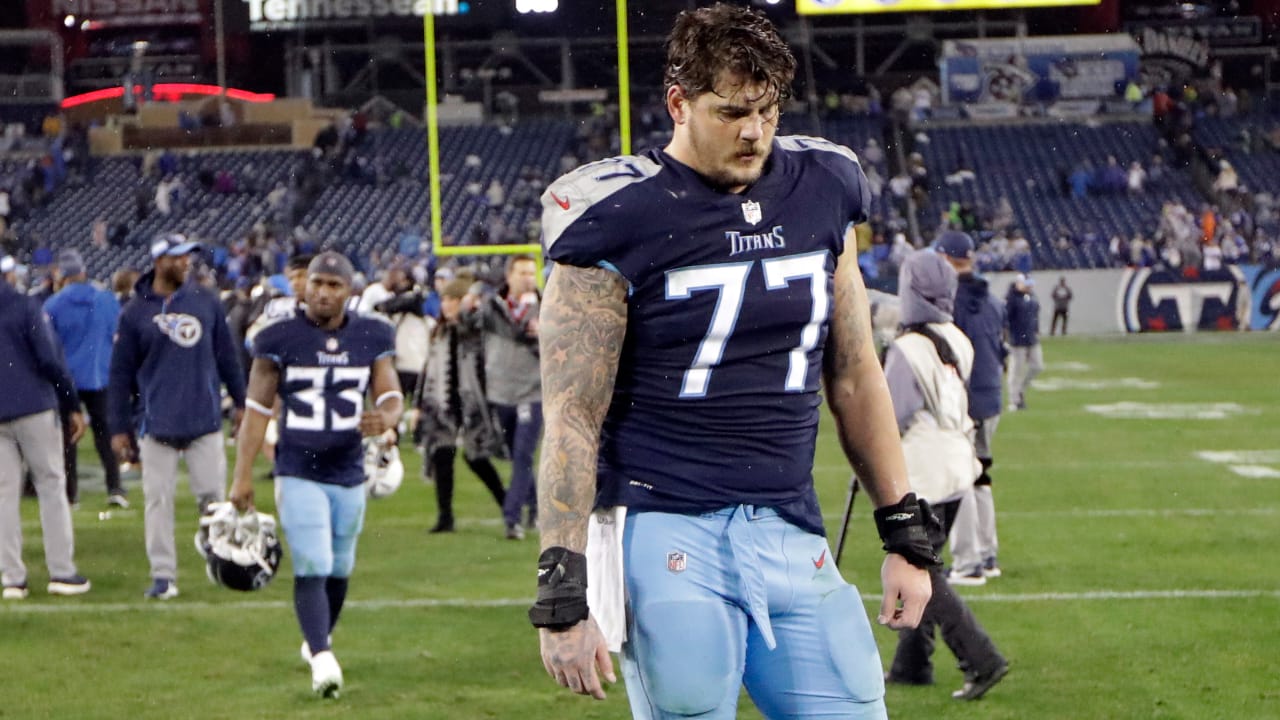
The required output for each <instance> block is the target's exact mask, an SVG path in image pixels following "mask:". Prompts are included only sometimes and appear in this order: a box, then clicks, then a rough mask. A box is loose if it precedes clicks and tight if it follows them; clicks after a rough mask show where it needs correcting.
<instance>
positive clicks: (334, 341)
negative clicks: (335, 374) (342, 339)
mask: <svg viewBox="0 0 1280 720" xmlns="http://www.w3.org/2000/svg"><path fill="white" fill-rule="evenodd" d="M324 349H325V350H328V351H329V352H337V351H338V338H334V337H331V338H329V339H328V340H325V342H324Z"/></svg>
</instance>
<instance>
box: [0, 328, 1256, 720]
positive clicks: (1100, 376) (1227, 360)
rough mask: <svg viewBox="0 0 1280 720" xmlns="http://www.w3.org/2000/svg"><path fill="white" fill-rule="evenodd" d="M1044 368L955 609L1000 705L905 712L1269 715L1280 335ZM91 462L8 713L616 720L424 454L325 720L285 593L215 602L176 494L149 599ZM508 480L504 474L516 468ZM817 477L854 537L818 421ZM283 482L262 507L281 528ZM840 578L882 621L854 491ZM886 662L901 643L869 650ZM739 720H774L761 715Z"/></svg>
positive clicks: (488, 504) (529, 567) (530, 549)
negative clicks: (985, 566) (560, 655)
mask: <svg viewBox="0 0 1280 720" xmlns="http://www.w3.org/2000/svg"><path fill="white" fill-rule="evenodd" d="M1045 357H1046V362H1047V364H1048V370H1047V371H1046V372H1045V373H1044V375H1043V376H1042V377H1041V381H1040V382H1039V387H1038V388H1037V389H1036V390H1034V391H1033V392H1032V393H1031V394H1030V395H1029V397H1028V402H1029V404H1030V408H1029V409H1028V410H1026V411H1023V412H1019V413H1015V414H1008V415H1006V416H1004V418H1003V419H1002V421H1001V425H1000V428H999V432H998V433H997V435H996V440H995V455H996V468H995V470H994V475H995V478H996V486H995V488H996V502H997V512H998V517H999V530H1000V539H1001V554H1000V559H1001V564H1002V565H1003V567H1004V577H1002V578H1000V579H997V580H992V581H991V582H989V583H988V584H987V585H986V586H985V587H980V588H963V589H962V590H961V594H962V595H963V597H965V598H966V599H967V600H969V601H971V603H972V606H973V608H974V611H975V612H976V614H977V615H978V617H979V619H980V620H981V621H982V623H983V624H984V625H985V626H986V627H987V629H988V630H989V631H990V633H991V635H992V636H993V638H994V639H995V641H996V643H997V644H998V646H999V647H1000V649H1001V650H1002V652H1004V654H1005V655H1006V656H1007V657H1008V658H1009V659H1010V662H1011V664H1012V672H1011V673H1010V675H1009V676H1008V677H1007V678H1006V679H1005V680H1004V682H1003V683H1001V684H1000V685H999V686H997V687H996V688H995V689H994V690H993V691H992V692H991V693H990V694H989V695H988V696H987V697H986V698H985V699H983V700H982V701H980V702H977V703H968V704H963V703H959V702H956V701H953V700H951V699H950V691H951V690H953V689H955V688H957V687H959V685H960V683H961V678H960V675H959V673H958V672H957V671H956V670H955V665H954V659H953V658H952V657H951V655H950V654H949V653H948V651H947V650H946V649H945V647H940V648H939V651H938V654H937V655H936V656H935V660H936V662H937V667H938V671H937V676H938V685H937V686H935V687H928V688H900V687H892V688H890V689H889V691H888V698H887V699H888V705H889V710H890V714H891V716H893V717H896V718H931V717H946V718H984V719H991V720H995V719H997V718H1070V719H1072V720H1077V719H1086V718H1100V719H1101V718H1105V719H1128V718H1187V719H1195V720H1200V719H1204V718H1232V719H1236V718H1280V681H1278V678H1280V562H1277V560H1276V551H1277V546H1278V545H1280V409H1278V408H1280V337H1277V336H1275V335H1274V334H1273V335H1270V336H1258V335H1221V336H1219V335H1214V336H1208V337H1203V336H1201V337H1191V338H1188V337H1181V336H1178V337H1151V338H1145V337H1144V338H1117V339H1110V340H1083V339H1074V338H1072V339H1067V340H1049V341H1046V343H1045ZM89 448H90V445H89V443H88V442H85V443H83V444H82V448H81V450H82V453H86V454H84V455H83V457H84V458H85V460H84V468H85V470H84V472H85V473H86V475H90V474H92V476H91V477H87V478H85V479H82V481H81V483H82V487H83V488H84V490H83V491H82V498H81V500H82V502H81V506H80V508H79V509H78V510H76V511H75V526H76V543H77V555H78V561H79V564H80V568H81V570H82V572H83V573H84V574H85V575H87V576H89V577H90V578H91V580H92V581H93V591H92V592H91V593H90V594H88V595H86V596H83V597H80V598H52V597H50V596H48V595H46V594H45V593H44V584H45V582H47V579H48V578H47V575H46V571H45V569H44V565H43V559H42V555H41V552H42V550H41V541H40V534H39V524H38V512H37V506H36V503H35V501H34V500H25V501H24V502H23V528H24V532H25V536H26V542H27V547H26V558H27V563H28V567H29V573H30V584H31V587H32V594H31V597H30V598H28V599H27V600H23V601H6V602H4V603H3V604H0V718H22V719H26V718H59V719H61V718H76V719H79V718H162V719H164V720H173V719H174V718H233V719H241V718H284V717H298V718H328V717H332V718H344V720H345V719H353V718H459V719H469V718H503V719H511V720H544V719H545V720H560V719H561V718H627V717H629V714H628V711H627V705H626V699H625V692H624V688H623V687H621V686H620V685H619V686H615V687H613V688H611V691H610V694H609V699H608V700H607V701H604V702H597V701H593V700H589V699H585V698H579V697H575V696H571V695H569V694H568V693H567V691H562V690H560V689H559V688H557V687H555V686H554V684H553V683H552V682H551V680H550V679H549V678H548V677H546V676H545V674H544V672H543V670H542V666H541V662H540V661H539V658H538V645H537V636H536V634H535V633H534V631H533V630H532V629H530V628H529V627H528V624H527V622H526V619H525V608H526V606H527V604H528V602H529V600H530V599H531V595H532V587H533V584H534V573H533V566H534V561H535V558H536V556H537V541H536V539H535V538H533V537H531V538H530V539H528V540H525V541H523V542H513V541H508V540H505V539H502V529H503V528H502V524H501V521H500V519H499V514H498V512H497V509H496V508H495V507H494V506H493V504H492V501H491V500H490V499H489V498H488V496H487V494H486V493H485V491H484V489H483V487H482V486H481V485H480V483H479V482H478V481H476V480H474V479H473V478H471V476H470V474H469V473H468V471H467V470H466V469H465V467H462V466H461V464H460V467H459V490H458V494H459V511H460V515H461V518H460V522H459V532H457V533H456V534H453V535H447V536H434V535H428V534H427V532H426V529H427V528H428V527H430V525H431V524H432V523H433V522H434V519H435V518H434V516H435V511H434V498H433V495H432V491H431V488H430V487H429V486H427V485H426V484H424V483H423V482H421V481H420V480H419V479H418V477H419V475H418V467H419V461H418V458H417V456H416V454H414V453H412V452H406V453H405V454H404V457H405V460H406V464H407V465H409V466H410V468H409V477H408V479H407V480H406V482H405V486H404V487H403V488H402V489H401V490H400V492H399V493H398V494H396V495H395V496H393V497H392V498H389V499H386V500H381V501H377V502H372V503H370V506H369V511H368V517H367V521H366V530H365V534H364V536H363V539H362V541H361V545H360V550H359V560H358V563H357V567H356V573H355V576H354V578H353V582H352V586H351V595H350V599H349V603H348V609H347V611H346V612H345V613H344V616H343V621H342V624H341V625H340V626H339V628H338V631H337V633H336V634H335V637H334V648H335V651H336V654H337V656H338V658H339V659H340V661H341V662H342V665H343V669H344V671H345V674H346V687H345V689H344V691H343V695H342V698H341V699H340V700H338V701H336V702H322V701H319V700H316V699H314V698H313V697H312V696H311V693H310V674H309V671H308V670H307V668H306V667H305V666H304V665H303V664H302V663H301V661H300V660H299V658H298V645H299V642H300V637H299V632H298V629H297V627H296V625H295V621H294V618H293V613H292V609H291V593H290V586H291V583H290V581H289V579H288V574H289V573H288V556H287V554H286V561H285V563H286V567H285V568H283V570H284V574H285V577H283V578H281V579H280V580H277V581H276V582H274V583H273V584H272V585H270V586H269V587H267V588H266V589H265V590H263V591H260V592H258V593H254V594H240V593H235V592H232V591H228V590H224V589H221V588H218V587H215V586H213V585H211V584H210V583H209V582H208V581H207V580H206V579H205V576H204V572H203V568H202V567H201V564H200V558H199V557H198V555H197V554H196V552H195V549H194V548H193V547H192V544H191V535H192V533H193V532H194V530H195V520H196V518H195V506H194V501H193V500H192V498H191V496H190V494H189V492H188V491H187V489H186V487H185V480H184V481H183V482H184V485H183V487H182V489H181V490H180V497H179V523H178V527H179V531H178V534H179V538H178V547H179V551H180V557H181V560H180V562H181V571H180V572H181V576H180V578H179V586H180V588H181V591H182V595H181V597H179V598H178V599H176V600H173V601H170V602H167V603H164V604H156V603H146V602H144V601H143V599H142V592H143V590H144V589H145V588H146V587H147V585H148V582H149V581H148V576H147V561H146V556H145V553H144V551H143V532H142V511H141V504H142V495H141V490H140V488H139V487H138V485H137V484H136V480H135V481H133V483H132V484H131V486H130V490H131V499H132V500H133V502H134V508H133V509H131V510H128V511H115V512H113V513H111V516H110V517H104V518H100V516H99V513H100V512H101V511H103V510H105V509H106V508H105V506H104V504H103V503H104V500H105V496H104V495H103V494H102V482H101V479H100V475H98V474H93V473H97V472H100V471H98V470H97V469H96V468H94V467H91V463H92V462H93V461H92V460H91V459H90V456H91V455H92V451H91V450H89ZM502 470H503V473H504V477H505V475H506V468H505V467H503V468H502ZM816 477H817V481H818V486H819V493H820V495H821V496H822V499H823V502H824V508H825V511H826V516H827V523H828V528H829V529H830V533H831V535H832V539H833V543H834V537H835V535H836V534H837V533H838V531H839V528H838V525H839V522H840V514H841V509H842V505H843V502H844V498H845V492H846V490H847V481H848V470H847V466H846V465H845V463H844V462H843V460H842V458H841V455H840V452H839V450H838V448H837V445H836V442H835V439H834V437H833V436H832V434H831V432H830V427H829V424H828V427H827V429H826V431H825V432H824V434H823V436H822V439H821V441H820V443H819V448H818V456H817V459H816ZM271 495H272V493H271V488H270V485H269V483H267V482H266V481H263V482H262V483H260V485H259V488H258V497H259V499H260V500H261V503H262V506H263V507H262V509H264V510H268V511H272V510H273V508H272V507H271V502H270V501H271ZM852 525H853V532H852V534H851V539H850V541H849V544H848V546H847V547H846V550H845V557H844V559H843V562H842V570H843V571H844V573H845V576H846V577H847V578H849V579H850V581H852V582H854V583H856V584H857V585H858V586H859V588H860V589H861V591H862V592H863V594H864V596H865V597H866V603H867V607H868V608H869V609H871V611H872V612H874V608H875V607H876V605H877V604H878V598H877V597H876V594H877V593H878V592H879V579H878V566H879V558H880V556H881V553H880V551H879V549H878V542H877V540H876V538H875V530H874V528H873V526H872V523H871V521H870V516H869V508H868V506H867V504H866V500H865V498H861V497H860V498H859V500H858V503H857V507H856V509H855V513H854V520H853V523H852ZM876 632H877V637H878V639H879V641H880V645H881V650H882V654H883V655H884V656H885V657H888V655H889V654H890V653H891V652H892V650H893V645H894V640H895V638H894V637H893V635H892V634H891V633H889V632H887V631H884V630H882V629H879V628H878V629H877V630H876ZM740 717H745V718H758V717H759V715H758V714H757V713H756V712H755V711H754V710H753V709H752V708H751V706H750V703H749V701H747V700H746V699H745V696H744V702H743V704H742V710H741V712H740Z"/></svg>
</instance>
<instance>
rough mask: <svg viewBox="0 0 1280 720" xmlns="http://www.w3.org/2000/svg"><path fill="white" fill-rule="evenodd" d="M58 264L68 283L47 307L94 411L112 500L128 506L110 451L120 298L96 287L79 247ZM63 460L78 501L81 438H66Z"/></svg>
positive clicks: (96, 443)
mask: <svg viewBox="0 0 1280 720" xmlns="http://www.w3.org/2000/svg"><path fill="white" fill-rule="evenodd" d="M58 270H59V271H60V272H61V273H62V277H63V280H65V282H66V284H65V285H63V286H62V289H61V290H59V291H58V292H57V293H56V294H54V296H53V297H51V298H49V299H48V300H47V301H45V304H44V313H45V315H47V316H48V317H49V323H50V324H51V325H52V326H53V331H54V332H55V333H56V334H57V335H58V339H59V340H61V341H62V349H63V350H64V351H66V355H67V368H68V369H70V370H71V377H72V379H74V380H75V381H76V392H77V393H79V394H80V401H81V402H83V403H84V407H85V409H86V410H88V411H89V426H90V427H91V428H92V429H93V446H94V447H95V448H96V449H97V451H98V458H99V459H100V460H101V461H102V469H103V472H104V474H105V475H106V480H107V504H108V505H115V506H116V507H122V508H127V507H129V501H128V500H126V499H125V496H124V495H125V493H124V486H122V485H121V484H120V463H119V462H117V461H116V456H115V453H114V452H112V451H111V430H110V428H109V427H108V425H107V373H108V371H109V370H110V368H111V343H112V338H113V337H114V336H115V334H116V320H117V319H118V318H119V316H120V302H119V301H118V300H116V296H115V295H114V294H113V293H112V292H111V291H110V290H103V289H101V288H97V287H94V286H93V285H92V284H91V283H90V282H89V275H88V273H87V272H86V271H85V266H84V258H83V257H81V255H80V253H78V252H76V251H75V250H64V251H63V252H62V254H61V255H59V256H58ZM62 449H63V456H62V461H63V464H64V465H66V469H67V498H68V499H69V500H71V502H72V503H73V504H74V503H75V502H77V500H78V498H79V497H80V495H79V476H78V470H79V468H78V467H77V463H76V443H75V442H73V441H72V440H71V437H70V436H69V435H68V436H67V437H65V438H63V448H62Z"/></svg>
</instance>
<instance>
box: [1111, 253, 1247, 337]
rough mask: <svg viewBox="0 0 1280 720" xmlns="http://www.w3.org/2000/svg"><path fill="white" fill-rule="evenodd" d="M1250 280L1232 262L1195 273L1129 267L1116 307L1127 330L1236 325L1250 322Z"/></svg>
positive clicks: (1234, 327)
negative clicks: (1222, 266) (1218, 268)
mask: <svg viewBox="0 0 1280 720" xmlns="http://www.w3.org/2000/svg"><path fill="white" fill-rule="evenodd" d="M1249 304H1250V303H1249V286H1248V284H1247V283H1246V280H1245V275H1244V273H1243V272H1242V271H1241V270H1240V269H1239V268H1237V267H1235V266H1233V265H1228V266H1226V267H1224V268H1222V269H1221V270H1200V271H1198V272H1194V273H1191V274H1187V273H1182V272H1173V271H1170V270H1164V269H1159V270H1157V269H1153V268H1141V269H1129V270H1126V271H1125V273H1124V277H1123V279H1122V280H1121V281H1120V293H1119V297H1118V302H1117V303H1116V305H1117V307H1116V313H1117V315H1118V320H1119V322H1120V328H1121V329H1122V330H1124V331H1125V332H1131V333H1137V332H1170V331H1182V332H1195V331H1197V330H1238V329H1241V328H1242V327H1244V326H1245V325H1247V324H1248V323H1249V314H1250V311H1249Z"/></svg>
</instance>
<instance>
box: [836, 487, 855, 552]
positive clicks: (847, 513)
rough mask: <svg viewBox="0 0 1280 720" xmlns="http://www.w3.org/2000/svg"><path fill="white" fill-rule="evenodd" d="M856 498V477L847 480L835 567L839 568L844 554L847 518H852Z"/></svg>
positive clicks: (847, 527) (847, 531)
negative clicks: (847, 488)
mask: <svg viewBox="0 0 1280 720" xmlns="http://www.w3.org/2000/svg"><path fill="white" fill-rule="evenodd" d="M857 497H858V476H857V475H853V476H851V477H850V478H849V492H848V494H847V496H846V498H845V503H844V520H843V521H842V522H841V523H840V538H839V539H838V540H837V541H836V567H839V566H840V556H841V555H843V554H844V541H845V538H846V537H848V534H849V518H850V517H852V516H853V501H854V500H855V499H856V498H857Z"/></svg>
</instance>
